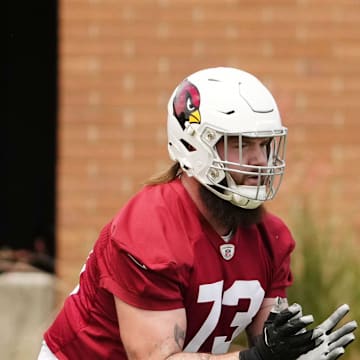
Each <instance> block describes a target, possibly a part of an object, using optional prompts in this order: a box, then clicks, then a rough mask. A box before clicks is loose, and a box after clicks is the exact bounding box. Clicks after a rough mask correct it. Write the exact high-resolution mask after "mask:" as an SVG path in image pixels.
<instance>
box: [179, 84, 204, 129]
mask: <svg viewBox="0 0 360 360" xmlns="http://www.w3.org/2000/svg"><path fill="white" fill-rule="evenodd" d="M173 106H174V115H175V116H176V118H177V119H178V120H179V123H180V125H181V127H182V128H183V129H184V128H185V122H186V121H188V122H190V123H195V124H200V122H201V116H200V111H199V107H200V93H199V90H198V89H197V87H196V86H195V85H194V84H192V83H191V82H190V81H188V80H184V81H183V82H182V83H181V84H180V86H179V88H178V90H177V92H176V94H175V98H174V102H173Z"/></svg>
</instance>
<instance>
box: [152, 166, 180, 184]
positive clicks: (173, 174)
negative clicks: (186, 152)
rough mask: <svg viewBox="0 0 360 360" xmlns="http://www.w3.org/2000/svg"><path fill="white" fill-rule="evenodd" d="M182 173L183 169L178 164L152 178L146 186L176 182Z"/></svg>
mask: <svg viewBox="0 0 360 360" xmlns="http://www.w3.org/2000/svg"><path fill="white" fill-rule="evenodd" d="M181 173H182V169H181V167H180V164H179V163H178V162H175V163H174V164H172V165H171V166H170V167H169V168H168V169H167V170H165V171H163V172H161V173H159V174H156V175H154V176H152V177H150V178H149V179H148V180H146V181H145V184H146V185H158V184H165V183H168V182H170V181H172V180H175V179H176V178H177V177H178V176H179V175H180V174H181Z"/></svg>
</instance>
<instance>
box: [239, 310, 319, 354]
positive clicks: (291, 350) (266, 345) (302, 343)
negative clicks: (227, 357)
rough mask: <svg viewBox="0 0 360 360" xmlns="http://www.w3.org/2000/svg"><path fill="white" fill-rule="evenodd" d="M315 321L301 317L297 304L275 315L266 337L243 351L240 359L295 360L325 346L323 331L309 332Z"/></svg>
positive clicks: (268, 324) (260, 338) (270, 321)
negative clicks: (322, 343)
mask: <svg viewBox="0 0 360 360" xmlns="http://www.w3.org/2000/svg"><path fill="white" fill-rule="evenodd" d="M313 321H314V319H313V317H312V316H311V315H309V316H301V306H300V305H298V304H293V305H291V306H290V307H288V308H286V309H285V310H282V311H281V312H279V313H274V312H271V313H270V315H269V317H268V319H267V320H266V322H265V324H264V330H263V334H262V335H261V336H258V337H257V338H256V339H255V345H254V346H253V347H251V348H250V349H248V350H245V351H241V352H240V354H239V359H240V360H294V359H297V358H298V357H299V356H300V355H301V354H304V353H306V352H308V351H310V350H312V349H314V348H315V347H316V346H318V345H319V344H320V343H321V341H322V340H321V338H320V337H321V335H323V331H322V330H321V329H316V330H306V329H305V328H306V326H307V325H309V324H311V323H312V322H313Z"/></svg>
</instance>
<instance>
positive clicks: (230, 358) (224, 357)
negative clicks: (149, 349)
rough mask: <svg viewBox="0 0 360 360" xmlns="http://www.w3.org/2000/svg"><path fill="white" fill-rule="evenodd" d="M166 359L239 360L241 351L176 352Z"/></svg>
mask: <svg viewBox="0 0 360 360" xmlns="http://www.w3.org/2000/svg"><path fill="white" fill-rule="evenodd" d="M166 360H239V352H238V351H237V352H231V353H227V354H220V355H214V354H205V353H186V352H181V353H176V354H173V355H170V356H169V357H167V358H166Z"/></svg>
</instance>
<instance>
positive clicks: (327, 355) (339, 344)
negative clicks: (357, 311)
mask: <svg viewBox="0 0 360 360" xmlns="http://www.w3.org/2000/svg"><path fill="white" fill-rule="evenodd" d="M349 310H350V308H349V306H348V305H346V304H344V305H341V306H340V307H338V308H337V309H336V310H335V311H334V312H333V313H332V314H331V315H330V316H329V317H328V318H327V319H326V320H325V321H324V322H323V323H321V324H320V325H319V326H317V328H318V329H322V331H323V332H324V337H323V338H324V342H323V343H322V344H321V345H320V346H319V347H317V348H316V349H314V350H312V351H309V352H308V353H306V354H304V355H301V356H300V357H299V358H298V360H335V359H338V358H339V357H340V356H341V355H342V354H344V352H345V347H346V346H347V345H349V344H350V343H351V342H352V341H353V340H354V339H355V335H354V333H353V331H354V330H355V329H356V328H357V323H356V321H350V322H348V323H346V324H345V325H343V326H342V327H340V328H339V329H337V330H335V331H333V332H332V330H333V329H334V328H335V327H336V325H337V324H338V323H339V322H340V321H341V320H342V319H343V318H344V316H345V315H346V314H347V313H348V312H349Z"/></svg>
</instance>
